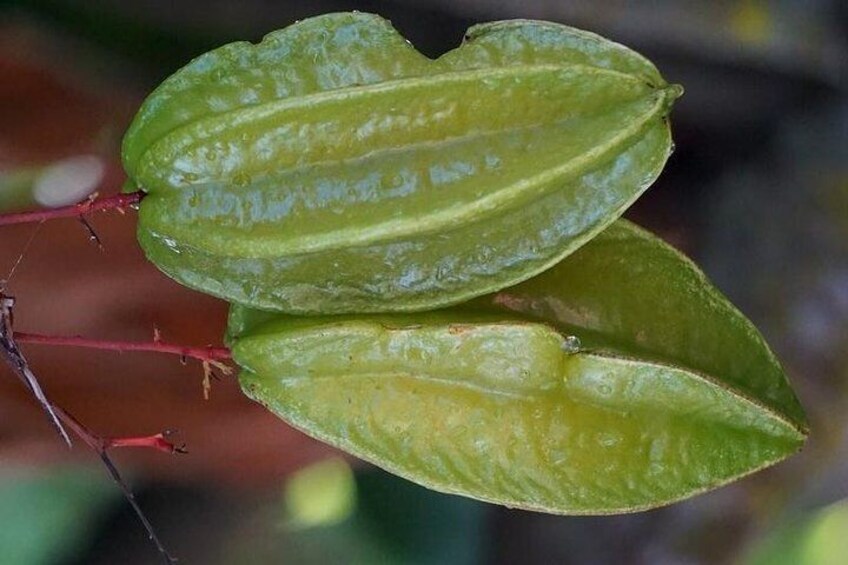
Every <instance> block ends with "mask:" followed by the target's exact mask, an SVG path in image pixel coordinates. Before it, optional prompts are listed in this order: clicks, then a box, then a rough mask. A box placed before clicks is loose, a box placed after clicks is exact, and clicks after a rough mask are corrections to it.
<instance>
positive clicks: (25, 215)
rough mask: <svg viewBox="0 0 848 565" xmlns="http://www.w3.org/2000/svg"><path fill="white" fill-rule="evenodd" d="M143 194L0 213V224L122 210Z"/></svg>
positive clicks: (114, 196)
mask: <svg viewBox="0 0 848 565" xmlns="http://www.w3.org/2000/svg"><path fill="white" fill-rule="evenodd" d="M144 194H145V193H144V192H141V191H138V192H131V193H129V194H115V195H113V196H107V197H106V198H99V199H95V198H87V199H86V200H83V201H82V202H79V203H77V204H71V205H70V206H63V207H61V208H51V209H46V210H33V211H29V212H13V213H11V214H0V226H10V225H13V224H27V223H34V222H45V221H47V220H55V219H58V218H84V217H85V216H86V215H87V214H91V213H93V212H102V211H106V210H118V211H121V212H123V211H124V210H126V209H127V208H129V207H130V206H132V205H133V204H138V203H139V202H141V199H142V198H144Z"/></svg>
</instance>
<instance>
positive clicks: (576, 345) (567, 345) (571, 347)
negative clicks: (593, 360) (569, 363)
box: [561, 335, 582, 353]
mask: <svg viewBox="0 0 848 565" xmlns="http://www.w3.org/2000/svg"><path fill="white" fill-rule="evenodd" d="M581 345H582V344H581V343H580V338H579V337H577V336H576V335H569V336H566V337H565V339H563V340H562V346H561V347H562V350H563V351H565V352H566V353H579V352H580V346H581Z"/></svg>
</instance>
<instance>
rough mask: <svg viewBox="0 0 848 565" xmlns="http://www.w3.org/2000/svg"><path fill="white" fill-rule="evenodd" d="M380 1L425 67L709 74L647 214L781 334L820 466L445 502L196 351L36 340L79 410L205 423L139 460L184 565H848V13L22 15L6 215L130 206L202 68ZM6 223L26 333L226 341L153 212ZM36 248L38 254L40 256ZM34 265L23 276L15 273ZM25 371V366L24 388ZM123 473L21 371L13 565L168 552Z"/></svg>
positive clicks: (115, 428)
mask: <svg viewBox="0 0 848 565" xmlns="http://www.w3.org/2000/svg"><path fill="white" fill-rule="evenodd" d="M350 9H359V10H362V11H371V12H377V13H380V14H381V15H383V16H384V17H387V18H389V19H391V20H392V22H393V23H394V24H395V26H396V27H397V28H398V29H399V30H400V31H401V32H402V33H403V34H404V35H405V36H406V37H407V38H409V39H410V40H411V41H412V43H413V44H414V45H416V46H417V47H418V48H419V49H420V50H421V51H422V52H424V53H425V54H428V55H430V56H437V55H438V54H440V53H443V52H444V51H446V50H449V49H451V48H453V47H455V46H456V45H458V43H459V41H460V39H461V37H462V35H463V32H464V31H465V29H466V28H467V27H468V26H470V25H472V24H474V23H477V22H483V21H489V20H497V19H508V18H538V19H547V20H553V21H559V22H563V23H568V24H570V25H574V26H577V27H583V28H586V29H589V30H592V31H595V32H598V33H601V34H603V35H605V36H607V37H609V38H611V39H614V40H617V41H619V42H622V43H625V44H627V45H629V46H631V47H633V48H636V49H637V50H639V51H641V52H642V53H644V54H645V55H647V56H648V57H649V58H650V59H652V60H653V61H654V62H655V63H656V64H657V66H658V67H659V68H660V70H661V71H662V72H663V74H664V75H665V77H666V78H667V79H668V80H670V81H672V82H678V83H681V84H683V85H684V86H685V88H686V94H685V96H684V98H683V99H682V100H681V101H680V102H679V103H678V105H677V106H675V109H674V113H673V116H672V118H673V126H674V137H675V141H676V144H677V151H676V153H675V154H674V155H673V156H672V158H671V160H670V162H669V165H668V167H667V169H666V171H665V172H664V173H663V175H662V177H661V178H660V179H659V181H658V182H657V183H656V184H655V185H654V187H653V188H651V189H650V190H649V192H648V193H647V195H646V196H645V197H643V198H642V199H641V200H640V201H639V203H638V204H637V206H636V207H635V208H634V209H633V210H632V211H631V212H629V215H630V216H631V217H632V218H633V219H635V220H636V221H638V222H639V223H641V224H643V225H645V226H646V227H648V228H650V229H652V230H654V231H656V232H658V233H659V234H660V235H662V236H663V237H664V238H666V239H667V240H668V241H670V242H672V243H673V244H675V245H676V246H678V247H679V248H681V249H683V250H684V251H685V252H686V253H688V254H689V255H690V256H692V257H693V258H694V259H695V260H696V261H697V262H698V263H699V264H700V265H702V267H703V268H704V269H705V270H706V272H707V273H708V274H709V275H710V277H711V278H712V279H713V281H714V282H715V283H716V284H717V286H718V287H719V288H721V289H722V290H723V291H724V292H725V293H726V294H727V295H728V296H729V297H730V298H731V299H732V300H733V301H734V302H735V303H736V304H737V305H738V306H739V307H740V309H741V310H742V311H743V312H744V313H745V314H747V315H748V316H749V317H750V318H752V319H753V320H754V322H755V323H756V324H757V325H758V326H759V327H760V329H761V330H762V332H763V333H764V334H765V336H766V338H767V340H768V341H769V343H770V344H771V345H772V347H773V348H774V349H775V351H776V352H777V354H778V356H779V357H780V359H781V360H782V361H783V363H784V364H785V366H786V367H787V369H788V371H789V373H790V375H791V379H792V382H793V384H794V386H795V389H796V390H797V391H798V394H799V396H800V398H801V401H802V403H803V404H804V406H805V408H806V410H807V412H808V415H809V417H810V421H811V426H812V430H813V432H812V435H811V438H810V441H809V443H808V444H807V446H806V447H805V449H804V450H803V452H801V453H800V454H799V455H797V456H795V457H793V458H791V459H790V460H788V461H786V462H784V463H782V464H780V465H778V466H776V467H775V468H772V469H768V470H766V471H763V472H760V473H757V474H756V475H754V476H752V477H749V478H747V479H745V480H743V481H740V482H738V483H735V484H733V485H730V486H727V487H724V488H722V489H719V490H718V491H715V492H712V493H709V494H706V495H702V496H699V497H697V498H695V499H692V500H689V501H686V502H683V503H679V504H676V505H673V506H670V507H667V508H662V509H658V510H653V511H649V512H644V513H641V514H633V515H626V516H611V517H554V516H546V515H541V514H534V513H529V512H520V511H513V510H508V509H505V508H499V507H495V506H489V505H484V504H480V503H476V502H474V501H470V500H466V499H462V498H458V497H452V496H446V495H441V494H437V493H432V492H429V491H427V490H425V489H422V488H419V487H417V486H415V485H413V484H411V483H408V482H405V481H403V480H401V479H397V478H394V477H392V476H390V475H388V474H386V473H384V472H382V471H379V470H377V469H374V468H372V467H369V466H367V465H365V464H362V463H358V462H355V461H352V460H349V459H345V458H343V457H342V455H341V454H339V453H337V452H335V451H333V450H331V449H329V448H326V447H323V446H321V445H319V444H318V443H316V442H314V441H312V440H310V439H308V438H306V437H305V436H303V435H302V434H300V433H298V432H296V431H294V430H292V429H290V428H288V427H287V426H285V425H284V424H283V423H282V422H280V421H278V420H276V419H275V418H273V417H271V416H270V415H269V414H267V413H265V411H264V410H263V409H261V408H260V407H259V406H258V405H254V404H252V403H250V402H249V401H248V400H246V399H245V398H244V397H242V396H241V395H240V393H239V392H238V388H237V385H236V383H235V382H234V380H233V379H232V378H224V379H222V380H221V381H217V382H214V386H213V390H212V396H211V398H210V399H209V400H208V401H205V400H203V396H202V389H201V379H202V372H201V370H200V367H199V366H197V365H196V364H194V363H191V362H189V363H188V364H187V365H185V366H183V365H181V364H180V363H179V361H178V360H177V359H174V358H171V357H169V356H157V355H147V354H113V353H108V352H98V351H79V350H69V349H57V348H44V347H41V348H39V347H35V346H31V347H28V348H27V349H26V353H27V355H28V357H29V359H30V362H31V364H32V366H33V368H34V370H35V371H36V372H37V373H38V375H39V378H40V379H41V382H42V385H43V386H44V387H45V388H46V389H47V390H48V392H49V394H50V395H51V397H52V398H53V399H54V400H55V401H56V402H57V403H58V404H60V405H62V406H64V407H65V408H67V409H68V410H70V411H71V412H73V413H74V414H75V415H76V416H77V417H78V418H79V419H81V420H82V421H84V422H85V423H86V424H87V425H89V426H90V427H91V428H92V429H93V430H95V431H98V432H100V433H103V434H106V435H140V434H148V433H154V432H157V431H159V430H161V429H164V428H174V429H177V430H179V432H180V433H179V435H178V437H177V439H178V440H180V441H185V442H186V443H187V444H188V448H189V450H190V454H189V455H186V456H168V455H164V454H161V453H155V452H150V453H147V452H123V453H116V454H115V459H116V462H117V463H118V464H119V466H120V467H121V468H122V469H123V470H124V473H125V474H126V476H127V478H128V479H129V480H130V482H131V483H132V484H133V486H134V488H135V489H136V491H137V494H138V497H139V501H140V503H141V505H142V506H143V508H144V509H145V510H146V511H147V513H148V515H149V517H150V518H151V520H152V521H153V523H154V524H155V525H156V526H157V528H158V529H159V532H160V535H161V537H162V538H163V541H164V542H165V544H166V545H167V546H168V547H169V549H170V550H171V551H172V552H173V553H174V554H175V555H176V556H178V557H179V558H180V560H181V562H182V563H212V564H215V563H222V564H223V563H257V564H261V563H305V564H312V563H315V564H324V563H362V564H368V563H412V564H448V565H452V564H458V565H459V564H468V565H471V564H478V563H495V564H500V563H503V564H507V563H510V564H511V563H563V564H572V563H573V564H582V563H622V562H627V563H636V564H641V563H645V564H647V563H651V564H656V563H684V564H690V563H691V564H697V563H764V564H765V563H769V564H771V563H793V564H795V563H809V564H820V563H821V564H830V563H832V564H844V563H848V543H846V539H848V96H846V90H848V77H847V76H846V68H848V3H846V2H844V0H770V1H769V0H655V1H647V0H646V1H642V2H628V1H625V0H605V1H600V0H594V1H592V0H586V1H565V0H524V1H522V2H506V1H500V0H392V1H378V0H366V1H362V2H342V1H334V0H312V1H310V2H283V1H271V0H241V1H239V2H231V1H228V0H183V1H179V2H174V1H165V0H161V1H159V0H151V1H143V0H139V1H133V2H126V1H121V0H89V1H86V2H83V1H76V2H74V1H71V0H42V1H38V0H32V1H26V0H19V1H14V0H13V1H11V2H10V1H8V0H7V1H6V2H5V3H3V2H0V212H5V211H11V210H16V209H31V208H35V207H37V206H55V205H60V204H63V203H69V202H75V201H78V200H79V199H81V198H83V197H85V196H86V195H87V194H89V193H91V192H92V191H99V192H100V193H101V194H108V193H112V192H115V191H117V190H118V189H119V188H120V186H121V184H122V182H123V180H124V178H123V176H122V172H121V167H120V160H119V144H120V140H121V136H122V134H123V131H124V130H125V128H126V126H127V125H128V123H129V120H130V119H131V118H132V115H133V113H134V111H135V109H136V108H137V107H138V105H139V104H140V102H141V100H142V99H143V98H144V96H145V95H146V94H147V93H149V92H150V90H151V89H152V88H154V87H155V86H156V85H157V84H158V83H159V82H160V81H161V80H162V79H164V78H165V77H166V76H168V75H169V74H171V73H172V72H174V71H175V70H177V69H178V68H179V67H180V66H182V65H183V64H185V63H186V62H187V61H188V60H190V59H191V58H192V57H194V56H196V55H198V54H200V53H202V52H204V51H206V50H208V49H210V48H213V47H216V46H218V45H220V44H222V43H225V42H229V41H234V40H241V39H247V40H253V41H256V40H259V39H260V38H261V37H262V35H264V34H265V33H267V32H269V31H272V30H274V29H278V28H281V27H284V26H286V25H288V24H290V23H292V22H294V21H295V20H297V19H301V18H304V17H308V16H310V15H316V14H320V13H325V12H330V11H340V10H350ZM92 224H93V226H94V228H95V230H97V233H98V234H99V236H100V238H101V239H102V241H103V245H104V248H105V249H104V250H103V251H100V250H99V249H98V248H97V246H96V245H93V244H92V243H91V242H89V241H88V234H87V232H86V231H85V230H84V228H83V227H82V226H81V225H80V224H79V223H78V222H75V221H73V220H62V221H56V222H50V223H48V224H45V225H43V226H42V227H41V228H37V227H35V226H32V225H28V226H20V227H7V228H3V229H2V232H0V279H9V280H8V283H7V291H8V292H9V293H10V294H12V295H15V296H16V297H17V308H16V326H17V328H18V329H19V330H21V331H32V332H41V333H54V334H63V335H64V334H82V335H86V336H90V337H100V338H104V339H127V340H133V339H137V340H145V339H151V338H152V334H153V329H154V327H155V328H158V329H159V330H160V331H161V332H162V335H163V338H164V339H166V340H169V341H173V342H177V343H185V344H196V345H205V344H219V343H220V336H221V333H222V329H223V326H224V319H225V307H224V305H223V304H222V303H220V302H218V301H216V300H214V299H212V298H209V297H206V296H202V295H199V294H195V293H192V292H191V291H188V290H186V289H184V288H181V287H179V286H177V285H176V284H175V283H173V282H171V281H169V280H168V279H166V278H165V277H164V276H163V275H160V274H159V272H158V271H157V270H156V269H155V268H154V267H153V266H151V265H149V264H147V263H146V262H145V261H144V259H143V257H142V255H141V252H140V251H139V249H138V247H137V245H135V243H134V221H133V218H132V217H131V214H130V215H129V217H122V216H120V215H118V214H110V215H99V216H95V217H94V218H92ZM24 250H26V252H25V253H23V252H24ZM22 253H23V258H22V260H21V261H20V264H19V265H18V267H17V269H16V270H15V272H14V275H13V276H12V277H9V276H7V273H9V272H10V270H11V269H12V267H13V265H14V264H15V263H16V262H17V261H18V259H19V258H20V257H21V255H22ZM7 377H8V378H7ZM157 559H158V556H157V554H156V552H155V548H154V547H153V545H152V544H151V543H150V542H149V541H148V540H147V538H146V535H145V533H144V531H143V530H142V528H141V527H140V525H139V524H138V523H137V520H136V518H135V517H134V515H133V514H132V513H131V510H130V509H129V507H128V505H127V504H126V503H125V501H124V500H123V499H122V498H121V496H120V493H119V491H118V489H117V488H116V487H115V485H114V484H113V483H111V482H110V481H109V479H108V477H107V476H106V475H105V473H104V472H103V469H102V468H100V466H99V462H98V461H97V460H96V457H95V456H94V455H93V454H92V453H90V452H88V451H86V450H85V449H84V448H82V447H79V446H77V447H76V448H75V449H74V450H72V451H68V450H67V449H65V448H64V446H63V445H62V444H61V443H60V441H59V440H58V438H57V437H56V434H55V432H54V431H53V430H52V429H51V428H50V427H49V425H48V423H47V421H46V420H45V418H44V416H43V414H42V413H41V412H40V411H39V409H38V408H37V407H36V406H35V405H34V403H33V402H32V400H31V398H30V397H29V395H28V394H27V393H26V392H25V391H24V389H23V387H21V386H20V385H19V384H18V383H17V381H16V380H14V379H13V378H12V375H11V374H10V373H8V371H6V370H5V369H3V370H2V371H0V563H10V564H19V563H20V564H30V563H34V564H40V563H44V564H54V563H55V564H78V563H79V564H82V563H95V564H99V563H104V564H105V563H116V562H119V563H126V564H134V563H153V562H156V560H157Z"/></svg>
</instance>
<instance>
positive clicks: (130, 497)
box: [53, 405, 185, 565]
mask: <svg viewBox="0 0 848 565" xmlns="http://www.w3.org/2000/svg"><path fill="white" fill-rule="evenodd" d="M53 409H54V410H55V411H56V413H57V414H58V415H59V417H60V418H61V419H62V421H63V422H64V423H65V425H67V426H68V427H69V428H70V429H72V430H73V431H74V433H75V434H76V435H77V436H79V438H80V439H81V440H82V441H83V442H84V443H85V444H86V445H87V446H89V447H90V448H91V449H92V450H93V451H94V452H96V453H97V455H98V456H99V457H100V460H101V461H102V462H103V465H104V466H105V467H106V471H108V473H109V476H111V477H112V480H113V481H115V483H116V484H117V485H118V487H119V488H120V489H121V492H122V493H123V495H124V498H125V499H126V500H127V502H129V504H130V506H131V507H132V509H133V512H135V515H136V516H137V517H138V519H139V521H140V522H141V524H142V526H143V527H144V529H145V531H146V532H147V536H148V537H149V538H150V540H151V541H152V542H153V543H154V545H156V549H157V550H159V554H160V555H162V558H163V560H164V561H165V563H168V564H169V565H170V564H172V563H176V561H177V560H176V558H174V557H173V556H172V555H171V554H170V553H168V550H167V548H166V547H165V544H163V543H162V541H161V540H160V539H159V536H158V535H157V534H156V530H155V529H154V528H153V524H152V523H150V520H148V518H147V516H146V515H145V514H144V511H143V510H142V509H141V506H139V505H138V501H136V499H135V494H134V493H133V491H132V489H131V488H130V487H129V485H128V484H127V482H126V481H124V479H123V477H122V476H121V473H120V472H119V471H118V468H117V467H116V466H115V463H114V462H113V461H112V458H111V457H109V454H108V453H107V450H108V449H110V448H113V447H152V448H154V449H158V450H160V451H166V452H169V453H185V449H184V448H182V447H175V446H174V445H173V444H171V443H170V442H168V441H166V440H165V439H164V435H163V434H156V435H154V436H147V437H138V438H102V437H100V436H98V435H96V434H94V433H93V432H92V431H91V430H89V429H88V428H87V427H86V426H85V425H83V424H82V423H80V421H79V420H77V419H76V418H74V417H73V416H71V414H69V413H68V412H67V411H66V410H64V409H62V408H60V407H58V406H56V405H53ZM151 440H152V441H151ZM160 440H161V441H160Z"/></svg>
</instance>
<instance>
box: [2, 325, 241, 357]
mask: <svg viewBox="0 0 848 565" xmlns="http://www.w3.org/2000/svg"><path fill="white" fill-rule="evenodd" d="M15 341H17V342H18V343H30V344H39V345H58V346H68V347H84V348H88V349H102V350H107V351H119V352H129V351H148V352H154V353H169V354H172V355H179V356H180V357H187V358H190V359H197V360H198V361H207V362H215V363H218V362H221V361H229V360H230V359H232V354H231V353H230V350H229V349H227V348H226V347H211V346H210V347H186V346H184V345H175V344H170V343H165V342H164V341H161V340H159V339H154V340H153V341H113V340H103V339H89V338H84V337H81V336H52V335H42V334H33V333H25V332H17V331H16V332H15Z"/></svg>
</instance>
